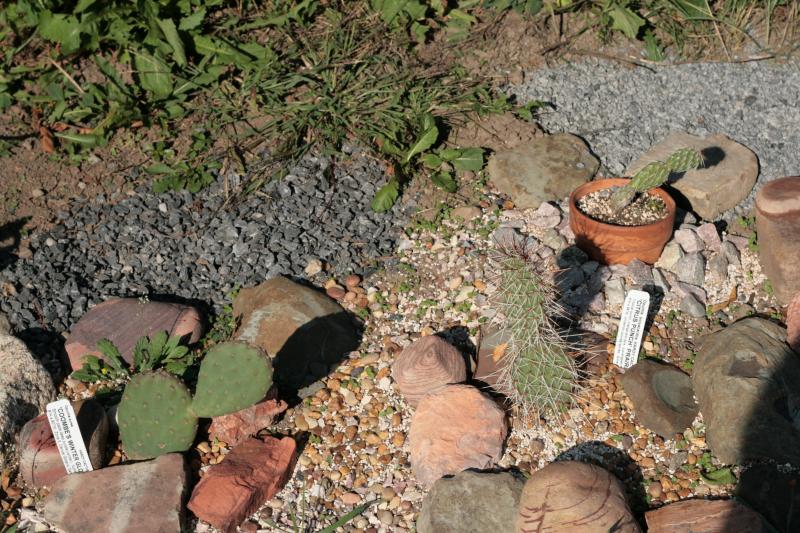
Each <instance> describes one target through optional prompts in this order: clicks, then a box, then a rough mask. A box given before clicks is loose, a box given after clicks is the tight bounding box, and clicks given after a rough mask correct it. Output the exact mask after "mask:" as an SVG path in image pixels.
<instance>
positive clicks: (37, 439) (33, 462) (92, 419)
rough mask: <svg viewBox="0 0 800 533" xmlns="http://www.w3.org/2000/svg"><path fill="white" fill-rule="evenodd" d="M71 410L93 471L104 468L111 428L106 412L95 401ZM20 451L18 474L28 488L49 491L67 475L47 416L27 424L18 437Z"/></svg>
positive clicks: (75, 405) (85, 402)
mask: <svg viewBox="0 0 800 533" xmlns="http://www.w3.org/2000/svg"><path fill="white" fill-rule="evenodd" d="M72 408H73V409H74V410H75V418H77V420H78V427H79V428H80V430H81V436H82V437H83V443H84V445H85V446H86V451H87V452H88V454H89V460H90V461H91V462H92V467H93V468H94V469H95V470H97V469H98V468H102V467H103V466H105V451H106V441H107V440H108V427H109V423H108V417H107V416H106V412H105V410H104V409H103V406H102V405H100V404H99V403H98V402H96V401H94V400H83V401H78V402H72ZM18 449H19V472H20V475H21V476H22V478H23V479H24V480H25V483H27V484H28V485H30V486H32V487H34V488H36V489H39V488H41V487H50V486H52V485H53V483H55V482H56V481H58V480H59V479H61V478H62V477H64V476H66V475H67V471H66V469H65V468H64V462H63V461H62V460H61V454H60V453H59V451H58V446H56V441H55V439H54V438H53V431H52V430H51V429H50V422H49V421H48V420H47V415H46V414H42V415H39V416H37V417H36V418H34V419H33V420H30V421H29V422H28V423H27V424H25V426H24V427H23V428H22V431H21V432H20V434H19V447H18Z"/></svg>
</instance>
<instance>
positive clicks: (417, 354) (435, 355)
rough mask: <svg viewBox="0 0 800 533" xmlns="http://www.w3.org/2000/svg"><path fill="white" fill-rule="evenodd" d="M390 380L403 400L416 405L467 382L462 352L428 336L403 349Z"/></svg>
mask: <svg viewBox="0 0 800 533" xmlns="http://www.w3.org/2000/svg"><path fill="white" fill-rule="evenodd" d="M392 378H393V379H394V380H395V382H396V383H397V388H398V390H399V391H400V394H402V395H403V398H404V399H405V400H406V401H407V402H408V403H409V404H410V405H412V406H416V405H417V404H418V403H419V401H420V400H421V399H422V398H424V397H425V396H427V395H428V394H431V393H433V392H436V391H438V390H439V389H441V388H442V387H444V386H445V385H449V384H451V383H460V382H462V381H464V380H466V379H467V368H466V365H465V364H464V357H462V355H461V352H459V351H458V350H457V349H456V348H455V347H453V346H452V345H451V344H449V343H448V342H447V341H445V340H444V339H442V338H441V337H437V336H436V335H431V336H428V337H422V338H421V339H418V340H416V341H414V342H412V343H411V344H409V345H408V346H406V348H405V349H404V350H403V351H402V352H401V353H400V355H398V356H397V359H395V362H394V364H393V365H392Z"/></svg>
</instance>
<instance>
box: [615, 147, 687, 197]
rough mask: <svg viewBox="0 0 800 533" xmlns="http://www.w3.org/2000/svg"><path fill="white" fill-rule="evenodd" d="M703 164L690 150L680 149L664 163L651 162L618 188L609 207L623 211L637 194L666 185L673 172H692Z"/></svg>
mask: <svg viewBox="0 0 800 533" xmlns="http://www.w3.org/2000/svg"><path fill="white" fill-rule="evenodd" d="M702 164H703V156H702V154H700V152H698V151H697V150H694V149H692V148H682V149H680V150H677V151H675V152H674V153H673V154H672V155H670V156H669V157H668V158H667V160H666V161H653V162H652V163H649V164H647V165H646V166H645V167H644V168H643V169H642V170H640V171H639V172H637V173H636V175H635V176H634V177H633V179H631V181H630V182H628V184H626V185H625V186H623V187H620V188H618V189H617V190H616V191H614V194H613V195H612V196H611V200H610V201H611V205H612V206H613V208H614V210H615V211H617V212H619V211H622V210H623V209H625V208H626V207H627V206H628V205H630V203H631V202H632V201H633V199H634V198H635V197H636V195H637V194H642V193H645V192H647V191H649V190H650V189H655V188H656V187H660V186H661V185H663V184H664V183H666V181H667V179H668V178H669V175H670V174H672V173H673V172H686V171H688V170H694V169H696V168H698V167H700V166H701V165H702Z"/></svg>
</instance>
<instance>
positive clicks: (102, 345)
mask: <svg viewBox="0 0 800 533" xmlns="http://www.w3.org/2000/svg"><path fill="white" fill-rule="evenodd" d="M97 349H98V350H100V353H102V354H103V355H104V356H105V358H106V363H108V366H110V367H111V368H113V369H114V370H117V371H119V372H125V361H124V360H123V359H122V355H121V354H120V353H119V350H118V349H117V347H116V346H114V343H113V342H111V341H110V340H108V339H100V340H99V341H97Z"/></svg>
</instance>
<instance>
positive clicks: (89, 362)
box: [83, 355, 100, 370]
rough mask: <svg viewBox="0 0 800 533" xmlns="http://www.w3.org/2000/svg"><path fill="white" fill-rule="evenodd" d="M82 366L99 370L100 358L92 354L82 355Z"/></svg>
mask: <svg viewBox="0 0 800 533" xmlns="http://www.w3.org/2000/svg"><path fill="white" fill-rule="evenodd" d="M83 367H84V368H88V369H89V370H100V359H99V358H98V357H96V356H94V355H87V356H84V357H83Z"/></svg>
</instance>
